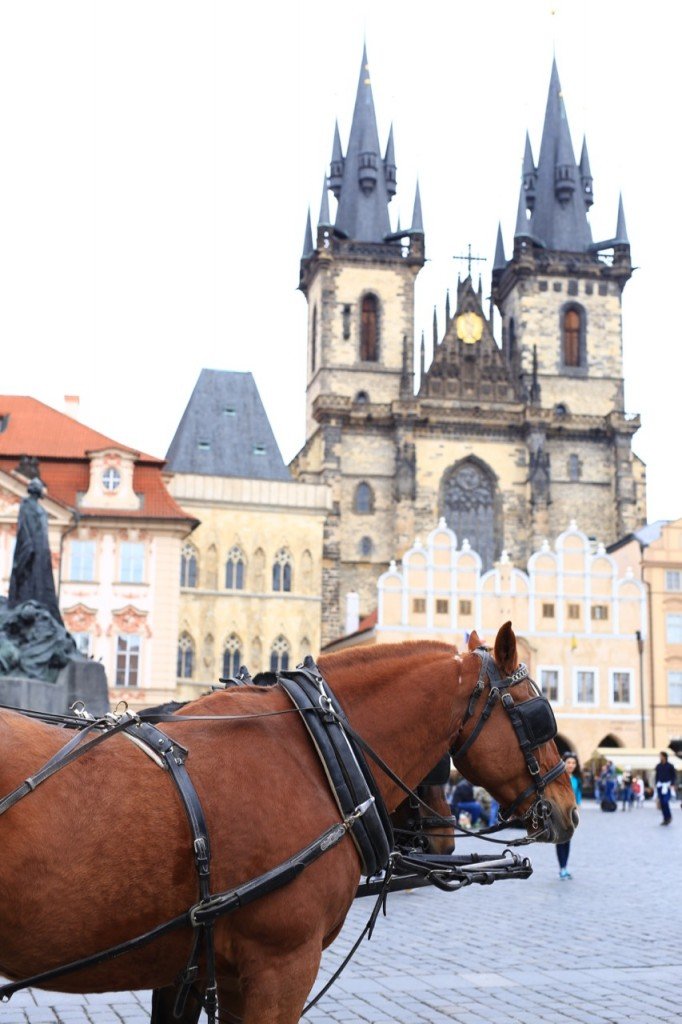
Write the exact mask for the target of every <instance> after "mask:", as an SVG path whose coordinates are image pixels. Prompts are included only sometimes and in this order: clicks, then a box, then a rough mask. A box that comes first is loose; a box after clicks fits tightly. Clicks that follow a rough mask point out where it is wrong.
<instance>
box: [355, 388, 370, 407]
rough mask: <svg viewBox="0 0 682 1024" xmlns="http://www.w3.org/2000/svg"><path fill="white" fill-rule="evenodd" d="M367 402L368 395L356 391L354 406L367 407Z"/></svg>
mask: <svg viewBox="0 0 682 1024" xmlns="http://www.w3.org/2000/svg"><path fill="white" fill-rule="evenodd" d="M368 402H369V394H368V393H367V392H366V391H358V393H357V395H356V396H355V404H356V405H367V403H368Z"/></svg>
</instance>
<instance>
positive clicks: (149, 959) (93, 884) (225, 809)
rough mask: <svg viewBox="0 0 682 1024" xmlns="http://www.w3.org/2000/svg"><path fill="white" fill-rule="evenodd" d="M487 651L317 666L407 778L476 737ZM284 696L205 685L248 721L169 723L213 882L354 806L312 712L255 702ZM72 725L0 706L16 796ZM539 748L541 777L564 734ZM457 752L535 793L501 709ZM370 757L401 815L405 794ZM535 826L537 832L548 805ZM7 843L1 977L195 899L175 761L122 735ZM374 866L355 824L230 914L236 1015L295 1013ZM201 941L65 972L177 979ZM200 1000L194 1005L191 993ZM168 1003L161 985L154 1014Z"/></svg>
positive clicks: (556, 792) (487, 773) (6, 763)
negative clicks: (168, 767) (204, 836)
mask: <svg viewBox="0 0 682 1024" xmlns="http://www.w3.org/2000/svg"><path fill="white" fill-rule="evenodd" d="M476 642H477V638H473V639H472V641H471V643H472V644H473V645H475V643H476ZM494 662H495V664H496V666H497V667H498V669H499V670H500V671H501V672H502V673H503V674H506V675H509V674H511V673H512V672H513V671H514V669H515V668H516V666H517V655H516V640H515V637H514V633H513V631H512V629H511V624H510V623H507V624H506V625H505V626H503V627H502V628H501V629H500V631H499V633H498V636H497V639H496V642H495V649H494ZM481 665H482V660H481V658H479V656H477V655H475V654H473V653H469V652H468V653H466V654H464V655H463V656H462V657H460V656H459V655H457V654H456V653H455V651H454V648H452V647H450V646H449V645H447V644H442V643H434V642H416V643H408V644H395V645H385V646H379V647H376V648H372V649H369V650H362V649H360V650H352V651H350V652H340V653H339V654H336V655H330V656H328V657H324V658H321V659H320V662H319V667H320V670H321V671H322V673H323V674H324V676H325V678H326V679H327V680H328V682H329V684H330V686H331V688H332V690H333V692H334V693H335V695H336V697H337V698H338V700H339V702H340V703H341V705H342V706H343V708H344V711H345V713H346V714H347V716H348V719H349V721H350V723H351V724H352V725H353V727H354V728H355V730H356V731H357V732H358V733H359V734H360V735H362V736H363V737H364V739H365V740H366V741H367V743H369V744H370V745H371V746H372V747H373V748H374V750H376V751H377V752H378V754H379V755H380V756H381V757H382V758H383V759H384V760H385V761H386V762H387V763H388V764H389V765H390V766H391V767H392V768H393V770H394V771H395V772H396V773H397V774H398V775H400V776H401V777H402V779H404V781H405V782H406V783H407V784H408V785H410V786H415V785H416V784H417V783H418V782H419V780H420V779H423V778H424V776H425V774H426V773H427V772H428V771H429V769H430V768H431V766H432V765H433V764H434V763H435V762H436V761H437V760H438V759H439V758H440V757H442V756H443V755H444V754H445V753H446V752H447V751H448V750H449V749H450V747H451V745H452V744H453V741H454V740H455V738H456V737H459V742H460V746H461V740H462V738H463V737H464V738H465V737H466V734H467V733H468V732H469V731H470V730H471V727H470V726H469V725H468V724H466V725H465V728H464V730H463V731H462V734H461V735H460V725H461V724H462V721H463V718H465V716H466V709H467V706H468V703H469V700H470V698H471V695H472V691H473V690H474V687H475V686H476V683H477V679H478V676H479V670H480V668H481ZM531 696H532V691H531V689H530V686H529V684H528V683H527V682H525V681H524V682H521V683H520V684H519V685H518V686H515V687H514V700H515V702H516V706H517V707H518V706H520V704H522V703H523V702H524V700H527V699H528V698H529V697H531ZM274 711H288V712H291V703H290V702H289V700H288V699H287V697H286V695H285V694H284V693H283V691H282V689H281V688H280V687H278V686H275V687H270V688H258V687H238V688H234V689H231V690H227V691H221V692H217V693H214V694H211V695H209V696H206V697H204V698H201V699H200V700H198V701H195V702H193V704H192V706H191V709H187V712H188V713H190V714H193V713H196V714H199V713H203V714H215V715H226V714H230V715H244V716H248V717H245V718H242V719H238V720H233V721H224V720H223V721H219V720H217V721H215V722H206V721H197V722H177V723H172V724H168V725H166V726H165V727H164V731H166V732H167V733H168V734H169V735H171V736H173V737H174V739H175V740H176V741H177V742H178V743H179V744H182V745H183V746H184V747H186V748H187V749H188V750H189V757H188V759H187V768H188V771H189V772H190V774H191V777H192V780H193V782H194V785H195V787H196V790H197V792H198V794H199V797H200V799H201V802H202V804H203V808H204V811H205V814H206V818H207V820H208V825H209V832H210V839H211V845H212V850H213V870H212V878H213V881H212V887H213V891H220V890H225V889H229V888H230V887H233V886H235V885H236V884H238V883H241V882H244V881H246V880H248V879H251V878H254V877H255V876H257V875H259V874H261V873H263V872H264V871H266V870H268V869H270V868H272V867H274V866H275V865H277V864H279V863H280V862H281V861H283V860H284V859H285V858H287V857H289V856H291V855H292V854H294V853H296V852H297V851H298V850H299V849H300V848H301V847H302V846H304V845H305V844H307V843H308V842H309V841H310V840H311V839H313V838H315V837H317V836H318V835H319V834H320V833H321V832H323V831H324V830H325V829H326V828H327V827H328V826H330V825H332V824H333V823H334V822H337V821H338V820H339V812H338V810H337V807H336V804H335V802H334V799H333V798H332V795H331V793H330V790H329V787H328V784H327V781H326V777H325V774H324V772H323V770H322V768H321V765H320V762H319V761H318V758H317V755H316V753H315V750H314V748H313V745H312V744H311V742H310V740H309V738H308V735H307V732H306V730H305V728H304V726H303V724H302V723H301V721H300V719H299V716H298V714H297V713H296V712H291V713H287V714H281V715H279V716H271V717H258V716H259V715H260V714H261V713H262V712H274ZM67 738H68V737H65V733H64V730H63V729H59V728H55V727H54V726H48V725H45V724H43V723H40V722H36V721H34V720H32V719H29V718H27V717H25V716H22V715H17V714H13V713H11V712H3V713H2V714H0V796H4V795H5V794H6V793H8V792H10V791H11V790H13V789H14V788H15V787H16V786H18V785H19V784H20V783H21V781H22V780H23V779H26V778H28V777H29V776H31V775H32V773H34V772H35V771H36V770H37V769H38V768H39V767H41V766H42V765H43V764H44V763H45V761H46V760H47V759H48V758H50V757H52V755H54V754H55V753H56V752H57V751H58V750H59V749H60V748H61V747H62V746H63V745H64V743H65V741H66V739H67ZM535 754H536V756H537V759H538V761H539V764H540V767H541V769H542V771H543V772H544V771H546V770H547V769H548V768H551V767H552V766H553V765H554V764H555V763H556V762H557V761H558V760H559V755H558V752H557V749H556V746H555V744H554V742H546V743H544V744H543V745H542V746H540V747H539V748H538V749H537V750H536V751H535ZM459 767H460V768H461V770H462V771H464V772H465V773H466V774H467V775H468V777H469V778H471V779H472V781H475V782H476V783H478V784H481V785H483V786H485V788H486V789H487V790H488V791H489V792H491V793H492V794H493V795H494V796H495V797H496V798H497V799H498V800H499V801H500V803H501V804H502V805H503V806H504V805H505V804H507V805H508V804H510V803H513V802H514V801H515V800H516V798H517V797H519V796H520V795H521V794H523V793H524V792H525V790H526V789H527V787H528V781H529V776H528V771H527V765H526V761H525V759H524V756H523V755H522V753H521V749H520V746H519V742H518V739H517V736H516V734H515V732H514V729H513V728H512V725H511V723H510V720H509V718H508V717H507V716H506V715H505V714H504V711H503V710H502V709H501V708H500V707H499V705H497V706H495V709H494V710H493V712H492V714H491V715H490V718H489V720H488V721H487V723H486V726H485V728H483V729H482V730H481V732H480V735H478V736H477V738H476V741H475V743H473V745H471V746H470V747H469V748H468V749H467V751H466V754H465V755H464V756H463V757H462V758H461V759H460V761H459ZM372 770H373V774H374V775H375V778H376V781H377V784H378V786H379V789H380V790H381V793H382V795H383V797H384V800H385V801H386V805H387V807H388V809H389V811H393V810H394V809H395V808H396V807H397V805H398V803H400V801H401V800H402V798H403V793H402V792H401V791H400V789H399V788H398V786H397V785H396V784H395V783H394V782H392V781H391V780H390V779H388V778H386V777H384V776H383V775H382V774H381V773H380V772H379V771H378V769H375V768H373V769H372ZM266 773H267V779H266V781H265V782H264V781H263V779H264V776H265V775H266ZM544 800H545V808H546V811H547V813H548V817H547V819H546V823H545V824H546V829H547V834H548V835H549V838H550V839H551V840H552V841H554V842H561V841H565V840H567V839H569V838H570V836H571V835H572V833H573V830H574V827H575V825H576V824H577V812H576V808H575V801H574V799H573V791H572V789H571V786H570V783H569V782H568V779H567V778H566V777H565V776H563V775H562V776H559V777H557V778H555V779H554V781H552V782H551V783H550V784H549V785H548V786H547V788H546V790H545V792H544ZM532 803H533V797H532V796H528V797H527V798H526V797H524V799H523V801H522V803H521V807H520V810H521V811H523V810H524V809H526V808H528V807H530V806H531V804H532ZM528 828H529V830H530V831H533V830H534V829H536V828H537V822H536V821H535V818H534V817H529V819H528ZM0 850H2V857H1V858H0V974H2V975H4V976H5V977H8V978H12V979H20V978H25V977H28V976H30V975H32V974H34V973H36V972H39V971H44V970H48V969H50V968H53V967H57V966H58V965H60V964H63V963H66V962H69V961H73V960H77V959H79V958H81V957H84V956H87V955H89V954H92V953H94V952H96V951H98V950H101V949H106V948H107V947H109V946H112V945H114V944H115V943H120V942H123V941H125V940H127V939H132V938H134V937H135V936H138V935H140V934H142V933H144V932H146V931H148V930H150V929H151V928H153V927H155V926H156V925H158V924H161V923H163V922H165V921H168V920H169V919H171V918H173V917H175V916H176V915H178V914H181V913H183V912H184V911H185V910H186V909H187V908H188V907H190V906H191V905H193V904H194V903H196V900H197V883H196V876H195V871H194V863H193V856H192V850H191V845H190V833H189V829H188V826H187V821H186V818H185V814H184V810H183V808H182V806H181V803H180V800H179V798H178V795H177V792H176V791H175V789H174V787H173V786H172V785H171V784H170V781H169V778H168V773H167V772H165V771H162V770H160V769H159V767H158V766H157V765H155V764H154V763H153V761H152V760H151V759H150V758H148V757H147V756H145V755H144V754H143V753H141V752H140V751H139V750H138V749H137V748H136V747H135V746H134V745H133V744H132V743H130V742H129V741H128V740H127V739H126V738H125V737H124V736H113V737H111V738H110V739H107V740H106V741H105V742H104V743H102V744H101V745H100V746H99V747H98V748H97V749H96V750H93V751H91V752H89V753H87V754H85V755H84V756H83V757H82V758H80V759H79V760H78V761H75V762H74V763H73V764H71V765H69V766H68V767H66V768H65V769H64V770H62V771H60V772H59V773H58V774H56V775H54V776H53V777H52V778H50V779H49V780H48V781H47V782H46V783H45V784H44V785H42V786H39V787H38V788H37V789H36V790H35V791H34V792H32V793H30V794H29V795H28V796H27V797H26V798H25V799H23V800H21V801H20V802H19V803H17V804H15V805H14V806H12V807H11V808H10V809H9V810H8V811H7V813H6V814H5V815H3V816H2V817H0ZM359 878H360V862H359V858H358V855H357V852H356V849H355V846H354V844H353V842H352V840H351V839H350V837H348V836H346V838H345V839H343V840H342V841H341V842H340V843H338V845H336V846H334V847H333V849H331V850H329V851H328V852H326V853H325V854H324V855H323V856H322V857H321V858H320V859H319V860H317V861H315V863H313V864H312V865H311V866H310V867H309V868H308V869H307V870H306V871H304V872H303V873H302V874H301V875H299V876H298V878H296V880H295V881H293V882H292V883H291V884H289V885H287V886H285V887H284V888H281V889H279V890H277V891H276V892H273V893H271V894H269V895H268V896H266V897H264V898H262V899H260V900H258V901H256V902H255V903H252V904H250V905H249V906H247V907H243V908H241V909H239V910H237V911H236V913H234V914H231V915H229V916H226V917H222V918H220V919H219V921H218V922H217V925H216V930H215V944H216V965H217V972H218V994H219V1003H220V1008H221V1012H223V1013H227V1014H237V1015H239V1017H240V1018H242V1019H243V1022H244V1024H294V1022H296V1021H298V1019H299V1015H300V1013H301V1009H302V1007H303V1005H304V1002H305V999H306V996H307V994H308V992H309V991H310V989H311V987H312V985H313V982H314V980H315V976H316V974H317V970H318V966H319V962H320V957H321V953H322V950H323V948H324V947H326V946H327V945H329V943H331V942H332V941H333V940H334V938H335V937H336V935H337V934H338V932H339V931H340V929H341V926H342V924H343V921H344V918H345V916H346V914H347V912H348V909H349V907H350V905H351V903H352V901H353V898H354V896H355V891H356V888H357V884H358V881H359ZM191 944H192V933H191V930H190V929H189V928H183V929H181V930H178V931H175V932H172V933H170V934H168V935H165V936H163V937H162V938H161V939H159V940H157V941H155V942H154V943H152V944H150V945H148V946H145V947H143V948H141V949H139V950H137V951H136V952H134V953H128V954H125V955H123V956H120V957H119V958H117V959H115V960H112V961H110V962H108V963H105V964H102V965H100V966H97V967H94V968H89V969H88V970H85V971H83V970H81V971H79V972H78V973H74V974H71V975H68V976H65V977H64V978H62V979H60V980H57V981H53V982H51V983H50V986H49V987H50V988H51V989H53V990H54V989H57V990H59V991H66V992H103V991H111V990H117V989H130V988H133V989H163V988H164V987H167V986H171V985H172V984H173V983H174V981H175V979H176V978H177V976H178V975H179V973H180V972H181V971H182V969H183V968H184V966H185V964H186V962H187V958H188V953H189V949H190V946H191ZM187 1012H188V1014H190V1016H192V1015H194V1016H195V1015H196V1014H195V1010H194V1007H192V1006H189V1005H188V1010H187ZM165 1016H166V1011H165V1009H164V1006H163V1000H161V1001H160V1002H159V1005H158V1006H157V1017H158V1019H163V1017H165ZM168 1019H169V1020H170V1014H168ZM188 1019H190V1018H188Z"/></svg>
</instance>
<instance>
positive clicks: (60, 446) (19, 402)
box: [0, 395, 163, 465]
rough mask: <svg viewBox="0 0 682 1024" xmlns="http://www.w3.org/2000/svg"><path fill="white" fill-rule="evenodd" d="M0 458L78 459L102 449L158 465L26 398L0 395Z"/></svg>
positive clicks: (140, 454) (25, 396)
mask: <svg viewBox="0 0 682 1024" xmlns="http://www.w3.org/2000/svg"><path fill="white" fill-rule="evenodd" d="M5 417H7V422H6V425H5V428H4V429H3V430H0V456H3V455H16V456H17V457H18V456H20V455H33V456H35V457H36V458H37V459H46V458H48V459H49V458H52V459H78V458H83V457H84V456H85V455H86V453H87V452H91V451H101V449H102V448H120V449H121V450H122V451H125V452H133V453H134V454H135V455H136V456H137V457H138V458H139V459H140V460H141V461H142V462H153V463H156V464H157V465H162V464H163V460H162V459H157V458H156V457H155V456H154V455H145V454H144V453H143V452H138V451H135V449H134V448H129V447H128V445H127V444H120V443H119V442H118V441H113V440H112V439H111V438H110V437H107V436H106V435H105V434H100V433H99V431H97V430H92V429H91V428H90V427H86V426H85V424H83V423H81V422H80V421H79V420H75V419H73V417H72V416H67V415H66V413H63V412H59V411H58V410H57V409H53V408H52V407H51V406H49V405H45V404H44V403H43V402H39V401H38V399H37V398H31V397H29V396H28V395H0V426H2V421H3V420H4V418H5Z"/></svg>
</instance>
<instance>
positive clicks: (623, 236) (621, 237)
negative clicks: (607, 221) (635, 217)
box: [615, 195, 630, 245]
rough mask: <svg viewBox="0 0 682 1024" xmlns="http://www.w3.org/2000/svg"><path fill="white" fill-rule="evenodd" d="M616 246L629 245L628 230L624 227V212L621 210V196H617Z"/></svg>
mask: <svg viewBox="0 0 682 1024" xmlns="http://www.w3.org/2000/svg"><path fill="white" fill-rule="evenodd" d="M615 244H616V245H629V244H630V240H629V238H628V229H627V228H626V226H625V211H624V209H623V196H622V195H619V196H618V222H617V224H616V239H615Z"/></svg>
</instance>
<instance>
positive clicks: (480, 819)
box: [445, 750, 682, 880]
mask: <svg viewBox="0 0 682 1024" xmlns="http://www.w3.org/2000/svg"><path fill="white" fill-rule="evenodd" d="M562 756H563V759H564V762H565V765H566V773H567V775H568V777H569V779H570V782H571V786H572V787H573V793H574V795H575V800H576V803H577V804H580V803H582V798H583V785H584V781H583V773H582V772H581V770H580V765H579V763H578V757H577V755H576V754H575V753H573V751H566V752H565V753H564V754H563V755H562ZM587 774H589V781H590V786H591V787H593V795H594V799H595V800H596V801H598V802H599V803H600V804H601V807H602V809H603V810H606V811H615V810H617V809H618V806H619V805H620V806H621V809H622V810H623V811H631V810H633V809H635V808H639V807H641V806H642V805H643V804H644V802H645V800H650V799H655V801H656V806H657V807H658V809H659V810H660V811H661V815H662V820H661V822H660V824H661V825H670V824H671V822H672V812H671V809H670V804H671V801H672V800H674V798H675V794H676V791H675V784H676V771H675V768H674V766H673V765H672V764H671V763H670V761H669V758H668V754H667V753H666V751H664V750H662V751H661V752H660V755H659V763H658V764H657V765H656V766H655V769H653V770H652V774H653V780H652V782H653V784H650V781H649V774H648V773H647V772H643V773H642V774H641V775H637V774H635V773H634V772H633V771H632V768H631V767H630V766H629V765H626V766H625V767H624V768H622V769H621V768H619V767H616V765H615V764H614V762H613V761H612V760H610V759H609V760H607V761H606V762H605V764H604V765H603V766H602V767H601V768H600V769H598V770H597V771H594V772H589V773H587ZM680 792H681V795H682V787H680ZM445 796H446V799H447V801H448V803H449V804H450V807H451V809H452V813H453V815H454V817H455V819H456V820H457V822H458V823H459V824H460V825H461V826H463V827H464V828H470V829H473V830H477V829H481V828H485V827H487V826H491V825H495V824H497V822H498V815H499V810H500V805H499V804H498V803H497V801H496V800H495V799H494V798H493V797H491V796H490V794H489V793H487V792H486V790H485V789H483V788H482V787H481V786H472V784H471V783H470V782H469V781H468V780H467V779H465V778H463V777H462V776H461V775H459V773H458V772H452V774H451V776H450V781H449V783H448V784H447V785H446V787H445ZM681 806H682V804H681ZM556 851H557V859H558V861H559V878H560V879H561V880H564V879H570V878H571V877H572V876H571V873H570V871H569V870H568V858H569V852H570V843H559V844H558V845H557V847H556Z"/></svg>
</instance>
